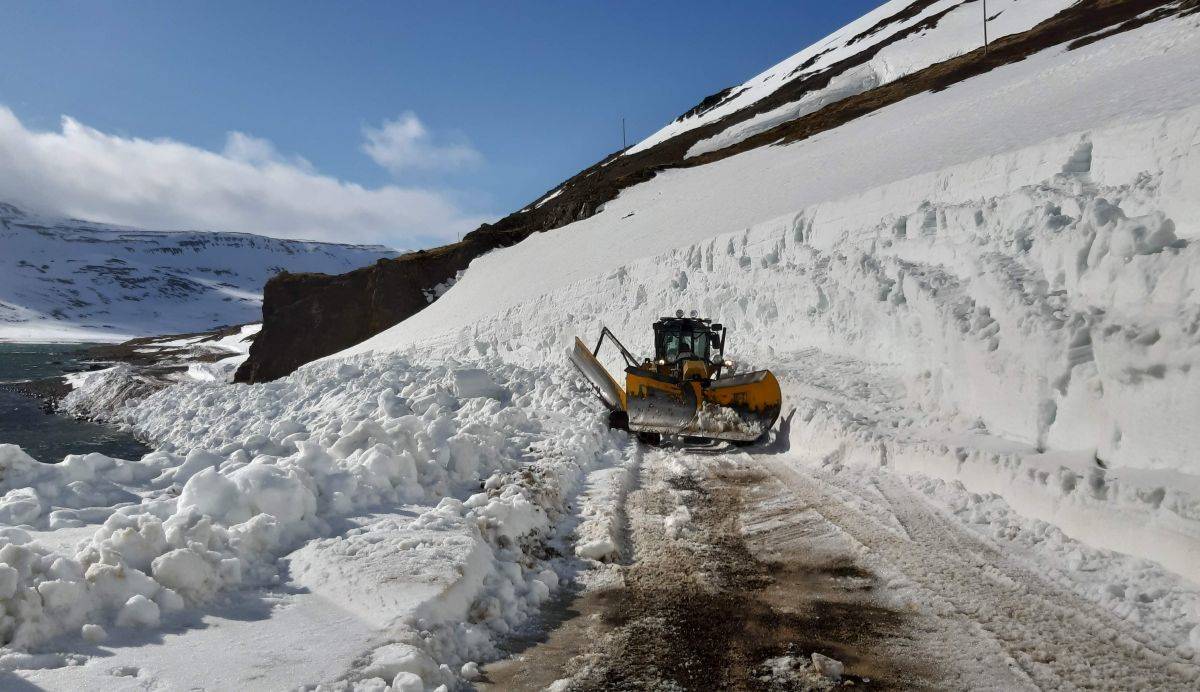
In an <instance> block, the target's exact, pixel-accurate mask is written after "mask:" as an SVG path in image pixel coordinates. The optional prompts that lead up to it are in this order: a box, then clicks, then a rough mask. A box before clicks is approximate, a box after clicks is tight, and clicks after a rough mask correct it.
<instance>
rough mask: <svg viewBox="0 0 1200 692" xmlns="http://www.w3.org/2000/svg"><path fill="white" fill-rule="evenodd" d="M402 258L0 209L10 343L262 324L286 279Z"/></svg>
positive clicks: (377, 250)
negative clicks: (282, 275)
mask: <svg viewBox="0 0 1200 692" xmlns="http://www.w3.org/2000/svg"><path fill="white" fill-rule="evenodd" d="M395 255H396V253H395V252H394V251H392V250H389V249H387V248H384V247H380V246H366V245H337V244H333V243H317V242H306V241H295V240H278V239H275V238H266V237H263V236H256V235H250V234H246V233H216V232H199V231H179V232H161V231H143V230H139V229H133V228H124V227H120V226H109V225H105V224H96V223H90V222H87V221H79V220H77V219H60V218H46V217H42V216H39V215H35V214H30V213H27V212H24V211H22V210H20V209H18V208H16V207H14V206H11V205H8V204H3V203H0V341H26V342H43V343H49V342H59V341H64V342H65V341H79V342H88V341H91V342H119V341H125V340H127V339H132V338H134V337H139V336H152V335H156V334H183V333H191V332H198V331H202V330H207V329H212V328H214V327H219V326H224V325H228V324H243V323H247V322H257V321H259V320H260V319H261V311H262V290H263V284H265V283H266V281H267V279H269V278H271V276H273V275H275V274H277V273H279V272H281V271H291V272H324V273H331V274H338V273H342V272H346V271H350V270H352V269H356V268H358V267H361V266H366V265H368V264H371V263H372V262H374V261H375V260H378V259H380V258H383V257H394V256H395Z"/></svg>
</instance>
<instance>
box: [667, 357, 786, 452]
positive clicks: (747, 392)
mask: <svg viewBox="0 0 1200 692" xmlns="http://www.w3.org/2000/svg"><path fill="white" fill-rule="evenodd" d="M701 395H702V398H701V402H700V410H699V411H698V412H697V414H696V423H695V427H696V429H697V430H699V431H700V432H696V433H687V434H690V435H699V436H701V437H711V438H713V439H717V440H732V441H735V442H752V441H754V440H757V439H758V438H760V437H762V436H763V434H764V433H766V432H767V431H768V430H770V429H771V426H772V425H774V424H775V420H776V419H778V418H779V411H780V409H782V408H783V394H782V392H780V391H779V381H778V380H776V379H775V375H773V374H771V371H770V370H759V371H757V372H749V373H746V374H744V375H735V376H733V377H725V378H722V379H719V380H713V382H712V384H710V385H709V386H708V387H707V388H705V389H704V390H702V392H701Z"/></svg>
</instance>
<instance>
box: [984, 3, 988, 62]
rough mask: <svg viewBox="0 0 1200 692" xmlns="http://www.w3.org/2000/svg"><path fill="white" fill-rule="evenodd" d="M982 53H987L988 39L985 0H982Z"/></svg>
mask: <svg viewBox="0 0 1200 692" xmlns="http://www.w3.org/2000/svg"><path fill="white" fill-rule="evenodd" d="M983 54H984V56H986V55H987V54H988V39H987V0H983Z"/></svg>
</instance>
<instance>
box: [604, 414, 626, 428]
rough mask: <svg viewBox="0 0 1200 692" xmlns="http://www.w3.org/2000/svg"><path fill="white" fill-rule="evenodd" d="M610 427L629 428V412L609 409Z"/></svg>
mask: <svg viewBox="0 0 1200 692" xmlns="http://www.w3.org/2000/svg"><path fill="white" fill-rule="evenodd" d="M608 427H609V428H612V429H613V430H629V414H628V413H626V412H625V411H609V412H608Z"/></svg>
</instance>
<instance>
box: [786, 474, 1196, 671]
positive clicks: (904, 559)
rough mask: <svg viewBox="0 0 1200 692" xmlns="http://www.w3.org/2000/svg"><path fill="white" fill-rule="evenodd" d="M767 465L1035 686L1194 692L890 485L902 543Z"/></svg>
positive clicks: (1184, 667)
mask: <svg viewBox="0 0 1200 692" xmlns="http://www.w3.org/2000/svg"><path fill="white" fill-rule="evenodd" d="M767 466H768V468H770V469H771V470H772V472H774V473H775V474H776V475H777V476H778V477H779V478H780V479H781V480H783V481H784V483H785V484H786V485H787V487H788V489H789V491H790V492H791V493H793V494H794V495H795V497H796V499H797V500H799V501H800V502H801V503H802V504H803V505H804V506H807V507H810V508H812V509H814V510H816V511H817V512H819V513H820V514H821V515H822V516H823V517H825V519H826V520H828V521H829V522H831V523H833V524H835V525H837V526H838V527H840V528H842V529H843V530H844V531H846V532H847V533H848V534H849V535H850V536H852V537H853V538H854V539H855V540H856V541H858V542H859V543H861V544H862V545H863V546H865V547H866V548H867V549H868V550H869V551H870V552H871V553H872V554H874V555H875V556H877V557H878V558H879V559H881V560H882V561H884V562H886V563H888V564H890V565H891V566H892V567H894V568H895V569H897V570H899V571H900V572H902V573H903V574H904V575H905V576H906V577H907V578H908V579H911V580H912V581H913V582H915V583H916V584H918V585H919V586H920V587H922V588H923V589H925V590H927V591H928V592H930V593H932V594H933V595H934V596H935V598H936V599H937V600H941V601H944V604H945V608H944V610H945V612H944V613H942V614H943V615H944V616H945V617H952V618H965V619H968V620H970V621H972V622H974V623H977V624H978V625H979V626H980V627H982V628H983V629H984V630H986V631H987V632H988V633H989V634H990V635H991V636H992V637H993V638H994V639H995V640H996V642H998V643H999V644H1000V645H1001V646H1002V647H1004V649H1005V650H1006V651H1008V653H1009V654H1010V656H1011V657H1012V659H1013V660H1014V661H1016V662H1017V664H1018V665H1020V667H1021V669H1022V670H1023V671H1024V672H1025V673H1026V674H1027V675H1028V676H1029V677H1030V679H1031V680H1032V681H1033V682H1034V683H1035V684H1036V685H1038V686H1039V687H1044V688H1074V687H1083V688H1101V689H1134V688H1146V687H1150V688H1155V689H1193V688H1194V686H1195V684H1196V682H1197V680H1198V679H1200V668H1198V667H1197V666H1196V665H1194V664H1192V663H1189V662H1186V661H1184V660H1182V659H1180V658H1178V657H1176V656H1174V655H1171V654H1170V653H1166V652H1162V651H1159V650H1156V647H1154V646H1153V645H1150V644H1148V643H1147V642H1145V641H1140V640H1139V639H1145V635H1143V634H1142V633H1140V632H1138V631H1136V630H1135V629H1133V628H1130V627H1129V626H1128V625H1126V624H1125V623H1123V622H1121V621H1119V620H1118V619H1116V618H1115V617H1113V616H1112V615H1110V614H1109V613H1107V612H1104V611H1102V610H1100V609H1098V608H1097V607H1096V606H1094V605H1093V604H1091V603H1088V602H1086V601H1084V600H1082V599H1081V598H1079V597H1078V596H1076V595H1075V594H1072V593H1070V592H1068V591H1065V590H1064V589H1061V588H1059V587H1057V586H1055V585H1053V584H1050V583H1048V582H1046V581H1045V580H1044V579H1042V578H1041V577H1039V576H1038V575H1036V574H1034V573H1032V572H1030V571H1029V570H1027V569H1026V568H1024V567H1022V566H1020V565H1019V564H1017V563H1016V562H1015V561H1014V560H1012V559H1010V558H1008V557H1006V556H1005V555H1004V554H1002V553H1001V552H1000V551H999V550H998V549H997V548H995V547H993V546H991V545H988V544H987V543H986V542H985V541H984V540H982V539H981V538H979V537H976V536H973V535H971V534H969V533H967V532H966V531H965V530H964V529H962V528H960V527H957V526H955V525H954V524H953V523H952V522H951V521H950V520H948V519H946V518H945V517H943V516H942V515H941V514H940V513H939V512H938V511H937V510H936V509H934V508H932V507H930V506H928V505H926V504H925V503H924V502H923V501H922V500H921V499H920V498H919V496H917V495H915V494H914V493H913V492H912V491H910V490H908V489H907V488H904V487H902V486H901V485H900V484H899V483H898V482H896V481H894V480H892V479H887V478H883V479H881V481H880V483H879V488H880V490H881V491H882V494H883V497H884V498H885V499H886V500H887V501H888V502H889V503H890V505H891V508H892V510H893V511H894V513H895V515H896V518H897V519H898V520H899V522H900V524H901V525H902V526H903V527H904V530H905V531H906V532H907V534H908V536H909V538H908V539H905V538H903V537H901V536H898V535H896V534H895V533H893V532H891V531H886V530H880V529H881V525H880V524H879V522H878V521H877V520H876V519H874V518H871V517H869V516H867V515H866V514H865V513H864V512H862V511H860V510H859V509H857V508H855V507H853V506H851V505H849V504H847V503H845V502H843V501H842V499H841V498H839V497H837V495H836V493H833V492H831V491H830V488H828V486H826V485H825V483H824V481H822V480H821V479H820V478H818V477H816V476H813V475H809V474H807V473H805V472H803V471H801V470H799V469H797V468H795V467H792V466H789V465H788V464H786V463H781V462H772V461H767ZM851 492H852V491H851Z"/></svg>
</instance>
